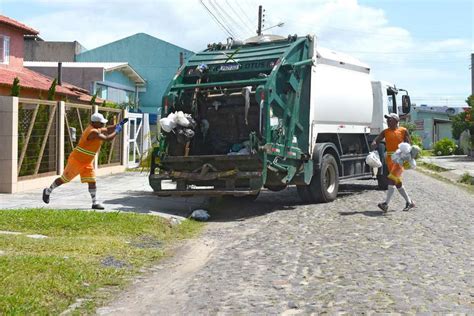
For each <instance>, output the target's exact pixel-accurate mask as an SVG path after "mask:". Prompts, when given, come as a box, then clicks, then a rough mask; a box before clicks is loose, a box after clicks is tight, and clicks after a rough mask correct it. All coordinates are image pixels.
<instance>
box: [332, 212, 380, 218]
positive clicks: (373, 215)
mask: <svg viewBox="0 0 474 316" xmlns="http://www.w3.org/2000/svg"><path fill="white" fill-rule="evenodd" d="M359 214H360V215H365V216H369V217H379V216H385V215H386V214H385V213H384V212H382V211H353V212H339V215H341V216H348V215H359Z"/></svg>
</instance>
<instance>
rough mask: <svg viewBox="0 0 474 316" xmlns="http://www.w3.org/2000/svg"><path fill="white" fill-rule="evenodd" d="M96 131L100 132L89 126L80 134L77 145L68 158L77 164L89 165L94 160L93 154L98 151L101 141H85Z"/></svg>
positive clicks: (96, 139) (97, 139) (95, 139)
mask: <svg viewBox="0 0 474 316" xmlns="http://www.w3.org/2000/svg"><path fill="white" fill-rule="evenodd" d="M93 131H96V132H100V131H99V129H96V128H94V127H93V126H92V125H89V126H88V127H87V128H86V129H85V130H84V132H83V133H82V136H81V139H80V140H79V144H77V146H76V147H75V148H74V151H73V152H72V153H71V155H70V156H69V157H72V158H74V159H76V160H77V161H79V162H83V163H89V162H91V161H92V160H94V158H95V154H96V153H97V152H98V151H99V149H100V145H102V140H101V139H99V138H94V139H91V140H89V139H87V137H89V135H90V133H91V132H93Z"/></svg>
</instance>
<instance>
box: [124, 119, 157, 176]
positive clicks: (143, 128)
mask: <svg viewBox="0 0 474 316" xmlns="http://www.w3.org/2000/svg"><path fill="white" fill-rule="evenodd" d="M127 130H128V133H127V136H128V137H127V138H128V150H127V152H128V160H127V167H128V168H136V167H138V166H139V165H140V161H141V160H142V159H144V158H145V156H146V154H147V152H148V150H149V149H150V147H151V138H150V121H149V119H148V113H128V129H127Z"/></svg>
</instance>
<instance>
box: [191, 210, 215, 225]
mask: <svg viewBox="0 0 474 316" xmlns="http://www.w3.org/2000/svg"><path fill="white" fill-rule="evenodd" d="M190 217H191V218H192V219H194V220H196V221H200V222H205V221H207V220H208V219H209V218H210V217H211V216H210V215H209V213H207V211H206V210H202V209H199V210H194V211H193V212H192V213H191V216H190Z"/></svg>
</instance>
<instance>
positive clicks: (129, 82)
mask: <svg viewBox="0 0 474 316" xmlns="http://www.w3.org/2000/svg"><path fill="white" fill-rule="evenodd" d="M24 65H25V67H26V68H28V69H31V70H33V71H36V72H39V73H42V74H44V75H46V76H49V77H55V76H56V74H57V73H58V71H61V77H62V79H63V80H64V81H66V82H68V83H71V84H73V85H75V86H78V87H81V88H82V89H84V90H87V91H88V92H89V93H90V94H95V93H97V96H98V97H99V98H101V99H104V100H107V101H110V102H114V103H115V104H119V105H122V107H123V108H125V107H128V108H130V109H134V108H136V107H137V104H138V91H146V90H145V84H146V82H145V80H144V79H143V78H142V77H141V76H140V75H139V74H138V73H137V72H136V71H135V70H134V69H133V68H132V67H131V66H130V65H129V64H128V63H126V62H122V63H101V62H98V63H88V62H62V63H58V62H53V61H49V62H47V61H25V62H24ZM59 66H60V68H59Z"/></svg>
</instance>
